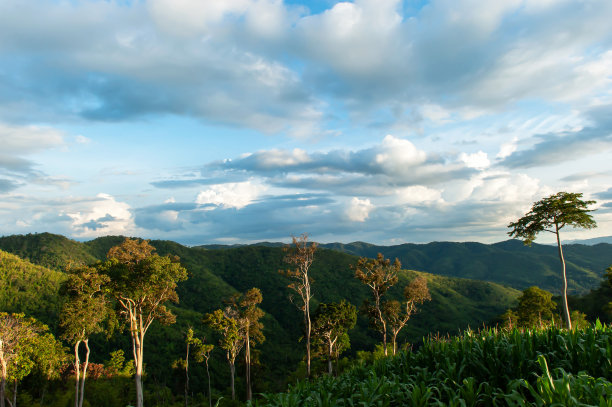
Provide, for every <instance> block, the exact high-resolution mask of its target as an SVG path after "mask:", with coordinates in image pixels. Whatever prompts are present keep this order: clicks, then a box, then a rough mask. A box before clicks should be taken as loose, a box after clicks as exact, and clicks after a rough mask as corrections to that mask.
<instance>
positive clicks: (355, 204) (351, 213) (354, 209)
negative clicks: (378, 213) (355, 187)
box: [346, 197, 375, 222]
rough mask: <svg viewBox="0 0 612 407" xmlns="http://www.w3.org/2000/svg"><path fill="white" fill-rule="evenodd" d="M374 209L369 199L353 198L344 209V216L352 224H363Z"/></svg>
mask: <svg viewBox="0 0 612 407" xmlns="http://www.w3.org/2000/svg"><path fill="white" fill-rule="evenodd" d="M374 208H375V207H374V205H372V203H371V202H370V200H369V199H359V198H357V197H353V199H351V201H350V203H349V205H348V207H347V208H346V216H347V217H348V219H349V220H351V221H353V222H365V220H366V219H368V217H369V216H370V212H371V211H372V210H374Z"/></svg>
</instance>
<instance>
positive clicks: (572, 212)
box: [508, 192, 597, 329]
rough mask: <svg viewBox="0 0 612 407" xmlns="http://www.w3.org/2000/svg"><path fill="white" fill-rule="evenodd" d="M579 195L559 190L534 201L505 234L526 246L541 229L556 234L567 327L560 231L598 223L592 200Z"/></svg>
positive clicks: (566, 316) (570, 326)
mask: <svg viewBox="0 0 612 407" xmlns="http://www.w3.org/2000/svg"><path fill="white" fill-rule="evenodd" d="M581 198H582V194H581V193H570V192H558V193H556V194H554V195H551V196H549V197H547V198H544V199H542V200H540V201H537V202H535V203H534V204H533V206H532V207H531V210H530V211H529V212H528V213H527V214H526V215H525V216H523V217H522V218H520V219H519V220H517V221H516V222H512V223H510V224H509V225H508V227H509V228H512V230H511V231H510V232H508V235H510V237H515V238H520V239H522V240H523V243H525V245H528V246H531V243H532V242H533V241H534V240H535V238H536V236H537V235H538V233H540V232H549V233H553V234H555V236H556V239H557V248H558V251H559V260H560V261H561V268H562V276H563V294H562V296H561V298H562V300H563V318H564V319H565V323H566V326H567V329H572V320H571V317H570V312H569V307H568V305H567V275H566V271H565V259H564V258H563V248H562V246H561V237H560V234H559V231H560V230H561V229H563V228H564V227H565V226H572V227H573V228H584V229H592V228H594V227H596V226H597V224H596V223H595V221H594V220H593V217H592V216H591V215H590V214H589V212H592V210H589V209H587V208H588V206H589V205H592V204H594V203H595V201H583V200H582V199H581Z"/></svg>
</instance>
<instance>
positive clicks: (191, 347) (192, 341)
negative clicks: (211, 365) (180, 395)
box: [174, 327, 214, 407]
mask: <svg viewBox="0 0 612 407" xmlns="http://www.w3.org/2000/svg"><path fill="white" fill-rule="evenodd" d="M185 345H186V346H185V347H186V351H185V359H178V360H177V361H175V362H174V367H175V368H180V369H183V370H185V407H186V406H188V405H189V356H190V354H191V353H193V355H194V359H195V361H196V362H198V363H202V362H204V361H205V362H206V373H207V375H208V404H209V405H212V399H211V393H210V373H209V371H208V360H209V358H210V352H212V350H213V348H214V345H210V344H205V343H203V342H202V340H201V339H200V338H197V337H196V336H195V335H194V332H193V328H191V327H189V328H188V329H187V333H186V335H185Z"/></svg>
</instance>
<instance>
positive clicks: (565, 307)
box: [555, 223, 572, 329]
mask: <svg viewBox="0 0 612 407" xmlns="http://www.w3.org/2000/svg"><path fill="white" fill-rule="evenodd" d="M555 232H556V235H557V247H558V248H559V259H560V260H561V267H562V269H563V317H564V318H565V323H566V327H567V329H572V319H571V318H570V313H569V307H568V305H567V274H566V271H565V259H564V258H563V248H562V247H561V238H560V237H559V225H557V224H556V223H555Z"/></svg>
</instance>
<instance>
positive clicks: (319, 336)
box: [312, 300, 357, 374]
mask: <svg viewBox="0 0 612 407" xmlns="http://www.w3.org/2000/svg"><path fill="white" fill-rule="evenodd" d="M356 322H357V308H356V307H355V306H354V305H352V304H350V303H348V302H346V301H345V300H342V301H341V302H339V303H331V304H324V303H321V304H319V307H318V308H317V310H316V311H315V313H314V315H313V323H312V334H313V343H312V344H313V348H314V355H315V356H317V355H319V356H322V357H326V358H327V360H328V363H329V368H328V372H329V374H331V373H332V372H331V367H332V365H331V361H332V359H338V358H339V356H340V354H342V352H344V351H345V350H347V349H348V348H349V347H350V341H349V336H348V331H349V330H351V329H352V328H353V327H354V326H355V323H356Z"/></svg>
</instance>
